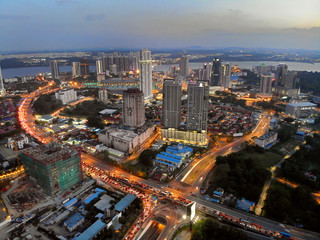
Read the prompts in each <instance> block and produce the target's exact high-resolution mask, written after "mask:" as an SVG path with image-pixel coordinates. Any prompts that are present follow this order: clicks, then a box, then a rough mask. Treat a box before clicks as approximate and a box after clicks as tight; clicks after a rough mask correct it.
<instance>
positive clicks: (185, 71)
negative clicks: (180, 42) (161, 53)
mask: <svg viewBox="0 0 320 240" xmlns="http://www.w3.org/2000/svg"><path fill="white" fill-rule="evenodd" d="M179 68H180V75H181V76H183V77H186V76H188V75H189V56H185V55H183V56H181V58H180V63H179Z"/></svg>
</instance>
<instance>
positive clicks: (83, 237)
mask: <svg viewBox="0 0 320 240" xmlns="http://www.w3.org/2000/svg"><path fill="white" fill-rule="evenodd" d="M105 226H106V224H105V223H104V222H102V221H101V220H100V219H99V220H97V221H95V223H94V224H92V225H91V226H90V227H88V228H87V229H86V230H85V231H84V232H83V233H81V234H80V235H79V236H78V237H75V238H73V240H89V239H92V238H93V237H94V236H95V235H96V234H97V233H98V232H100V231H101V229H103V228H104V227H105Z"/></svg>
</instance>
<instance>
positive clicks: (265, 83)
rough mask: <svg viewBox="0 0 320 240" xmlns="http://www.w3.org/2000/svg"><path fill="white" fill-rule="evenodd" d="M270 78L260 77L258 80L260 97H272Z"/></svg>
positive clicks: (266, 76) (267, 76) (268, 76)
mask: <svg viewBox="0 0 320 240" xmlns="http://www.w3.org/2000/svg"><path fill="white" fill-rule="evenodd" d="M271 85H272V77H271V76H270V75H262V76H261V80H260V93H261V94H262V95H272V88H271Z"/></svg>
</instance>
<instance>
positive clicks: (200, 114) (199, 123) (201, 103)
mask: <svg viewBox="0 0 320 240" xmlns="http://www.w3.org/2000/svg"><path fill="white" fill-rule="evenodd" d="M208 104H209V82H208V81H198V82H196V83H189V85H188V103H187V130H191V131H197V132H201V131H206V130H207V121H208Z"/></svg>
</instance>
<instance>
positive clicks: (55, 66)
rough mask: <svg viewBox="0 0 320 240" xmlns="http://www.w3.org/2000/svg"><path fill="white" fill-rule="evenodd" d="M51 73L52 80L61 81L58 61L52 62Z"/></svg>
mask: <svg viewBox="0 0 320 240" xmlns="http://www.w3.org/2000/svg"><path fill="white" fill-rule="evenodd" d="M50 72H51V78H52V79H59V65H58V61H57V60H52V61H50Z"/></svg>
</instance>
